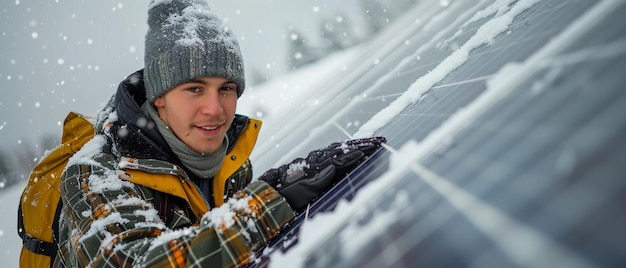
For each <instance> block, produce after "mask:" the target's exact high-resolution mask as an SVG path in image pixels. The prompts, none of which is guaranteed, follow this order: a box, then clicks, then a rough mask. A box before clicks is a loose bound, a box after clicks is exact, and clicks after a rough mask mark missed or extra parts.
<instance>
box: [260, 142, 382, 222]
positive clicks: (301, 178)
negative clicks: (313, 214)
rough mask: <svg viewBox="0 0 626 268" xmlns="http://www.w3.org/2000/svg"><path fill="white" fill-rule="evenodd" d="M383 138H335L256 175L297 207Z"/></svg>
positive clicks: (343, 172) (370, 151)
mask: <svg viewBox="0 0 626 268" xmlns="http://www.w3.org/2000/svg"><path fill="white" fill-rule="evenodd" d="M384 142H386V139H385V138H384V137H372V138H363V139H355V140H348V141H345V142H343V143H339V142H335V143H332V144H330V145H328V146H327V147H325V148H321V149H318V150H314V151H311V152H310V153H309V154H308V155H307V157H306V158H296V159H294V160H293V161H291V162H290V163H289V164H285V165H282V166H280V167H278V168H274V169H270V170H268V171H266V172H265V173H263V175H261V177H259V179H260V180H263V181H265V182H267V183H269V184H270V185H271V186H272V187H274V189H276V190H277V191H278V192H279V193H280V194H281V195H282V196H283V197H285V200H287V203H289V205H290V206H291V208H292V209H294V210H295V211H301V210H302V209H304V208H305V207H306V205H307V204H309V203H310V202H311V201H313V200H314V199H315V198H317V197H318V196H320V195H321V194H322V193H323V192H324V191H326V190H327V189H328V188H330V186H331V185H332V184H333V182H335V181H337V180H339V179H341V178H343V177H344V176H345V175H346V174H347V173H348V172H349V171H350V170H352V169H353V168H355V167H356V166H357V165H358V164H359V163H360V162H362V161H363V160H365V159H366V158H367V157H368V156H370V155H372V154H373V153H374V152H376V150H377V149H378V148H379V147H380V146H381V143H384Z"/></svg>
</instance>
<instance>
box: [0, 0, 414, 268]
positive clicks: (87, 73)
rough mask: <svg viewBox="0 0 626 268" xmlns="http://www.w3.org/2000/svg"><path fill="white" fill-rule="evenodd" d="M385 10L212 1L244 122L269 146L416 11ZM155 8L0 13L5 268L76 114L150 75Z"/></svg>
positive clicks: (397, 6)
mask: <svg viewBox="0 0 626 268" xmlns="http://www.w3.org/2000/svg"><path fill="white" fill-rule="evenodd" d="M376 2H377V1H362V0H348V1H330V0H314V1H306V2H301V1H289V0H273V1H253V0H243V1H236V3H234V2H233V1H211V3H210V4H211V6H212V7H213V9H214V11H215V12H216V13H217V14H218V15H219V16H220V17H221V18H222V19H223V20H224V21H225V23H226V24H227V25H228V26H229V27H231V28H233V30H234V32H235V33H236V34H237V35H238V37H239V38H240V45H241V48H242V53H243V55H244V59H245V65H246V76H247V80H248V84H249V86H248V88H247V90H246V93H245V94H244V96H243V98H242V100H241V101H240V104H239V108H240V109H239V112H240V113H244V114H249V115H252V116H255V117H260V118H261V119H263V120H265V121H266V124H265V125H264V132H262V133H264V137H263V139H271V134H270V132H271V131H272V129H271V124H268V123H269V122H271V121H272V118H273V116H274V117H275V116H276V115H278V113H279V112H281V111H282V110H283V109H286V108H288V107H291V106H293V105H295V104H297V103H298V101H302V99H301V97H300V96H306V95H308V94H306V93H307V92H308V91H309V90H310V89H312V86H313V84H314V82H315V81H316V80H319V77H326V76H328V75H329V74H332V73H335V72H337V70H340V69H341V68H344V69H345V65H343V63H344V62H346V61H349V60H350V58H351V57H354V55H355V52H354V51H355V50H358V48H355V47H358V45H359V44H360V43H364V42H367V40H368V39H369V38H371V36H374V35H375V34H376V32H377V31H380V30H381V29H382V28H384V27H385V26H386V25H387V24H388V23H390V22H392V21H393V20H394V18H395V17H396V16H399V14H401V13H402V12H403V11H404V7H406V6H407V5H411V4H412V3H413V2H415V1H380V3H376ZM147 3H148V1H87V0H46V1H40V2H37V3H34V2H30V1H20V0H11V1H3V2H2V3H1V4H0V12H2V17H1V18H0V21H1V22H0V63H1V64H0V88H1V91H0V92H2V94H0V214H2V215H6V216H5V217H4V218H2V219H0V258H1V259H3V260H4V261H5V262H4V263H3V264H4V265H5V267H17V259H18V257H19V248H20V244H21V241H20V240H19V238H18V237H17V235H16V227H15V226H16V208H17V203H18V199H19V195H20V194H21V190H22V188H23V183H24V180H25V179H26V178H27V177H28V173H29V171H30V168H32V166H34V164H35V163H36V162H37V161H39V157H40V156H41V155H42V153H43V152H44V151H45V150H47V149H50V148H53V147H54V146H55V145H56V144H58V142H59V136H60V130H61V122H62V120H63V119H64V117H65V115H66V114H67V112H68V111H78V112H81V113H85V114H95V113H96V112H97V111H98V110H99V108H100V107H102V105H104V103H105V102H106V101H107V100H108V99H109V97H110V96H111V94H112V93H113V92H114V91H115V89H116V87H117V84H118V82H119V81H121V80H122V79H123V78H124V77H125V76H126V75H128V74H130V73H132V72H134V71H135V70H138V69H140V68H142V66H143V38H144V35H145V31H146V25H145V21H146V18H147V16H146V7H147ZM392 4H393V5H392ZM333 33H335V34H333ZM331 35H333V36H331ZM327 56H329V57H328V58H326V57H327ZM313 89H315V88H313ZM261 107H264V108H261ZM268 121H269V122H268ZM275 121H277V120H275ZM259 142H263V141H262V140H260V141H259Z"/></svg>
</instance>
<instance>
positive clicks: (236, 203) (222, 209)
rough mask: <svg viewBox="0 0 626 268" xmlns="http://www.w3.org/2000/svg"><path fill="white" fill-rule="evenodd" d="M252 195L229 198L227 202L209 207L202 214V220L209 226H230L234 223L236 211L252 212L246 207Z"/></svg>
mask: <svg viewBox="0 0 626 268" xmlns="http://www.w3.org/2000/svg"><path fill="white" fill-rule="evenodd" d="M251 199H252V197H250V196H247V197H245V198H234V197H233V198H230V199H228V202H226V203H224V204H223V205H221V206H219V207H216V208H214V209H211V211H209V212H208V213H207V214H205V215H204V217H203V219H202V222H203V223H204V224H207V226H209V227H213V228H216V229H218V230H219V229H221V228H230V227H232V226H233V224H235V216H236V215H237V213H238V212H243V213H244V214H248V215H249V214H252V211H250V209H249V208H248V204H249V202H250V200H251Z"/></svg>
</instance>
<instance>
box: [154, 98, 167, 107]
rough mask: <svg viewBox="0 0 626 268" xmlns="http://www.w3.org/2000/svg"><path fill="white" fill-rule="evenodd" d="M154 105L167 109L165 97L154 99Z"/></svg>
mask: <svg viewBox="0 0 626 268" xmlns="http://www.w3.org/2000/svg"><path fill="white" fill-rule="evenodd" d="M152 104H154V106H155V107H157V108H163V107H165V100H163V96H159V97H157V98H156V99H154V101H153V102H152Z"/></svg>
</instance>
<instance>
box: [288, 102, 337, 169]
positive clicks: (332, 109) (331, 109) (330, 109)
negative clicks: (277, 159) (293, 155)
mask: <svg viewBox="0 0 626 268" xmlns="http://www.w3.org/2000/svg"><path fill="white" fill-rule="evenodd" d="M330 110H334V109H330ZM288 157H289V156H285V159H287V158H288ZM281 160H284V159H281ZM285 161H286V160H285Z"/></svg>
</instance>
